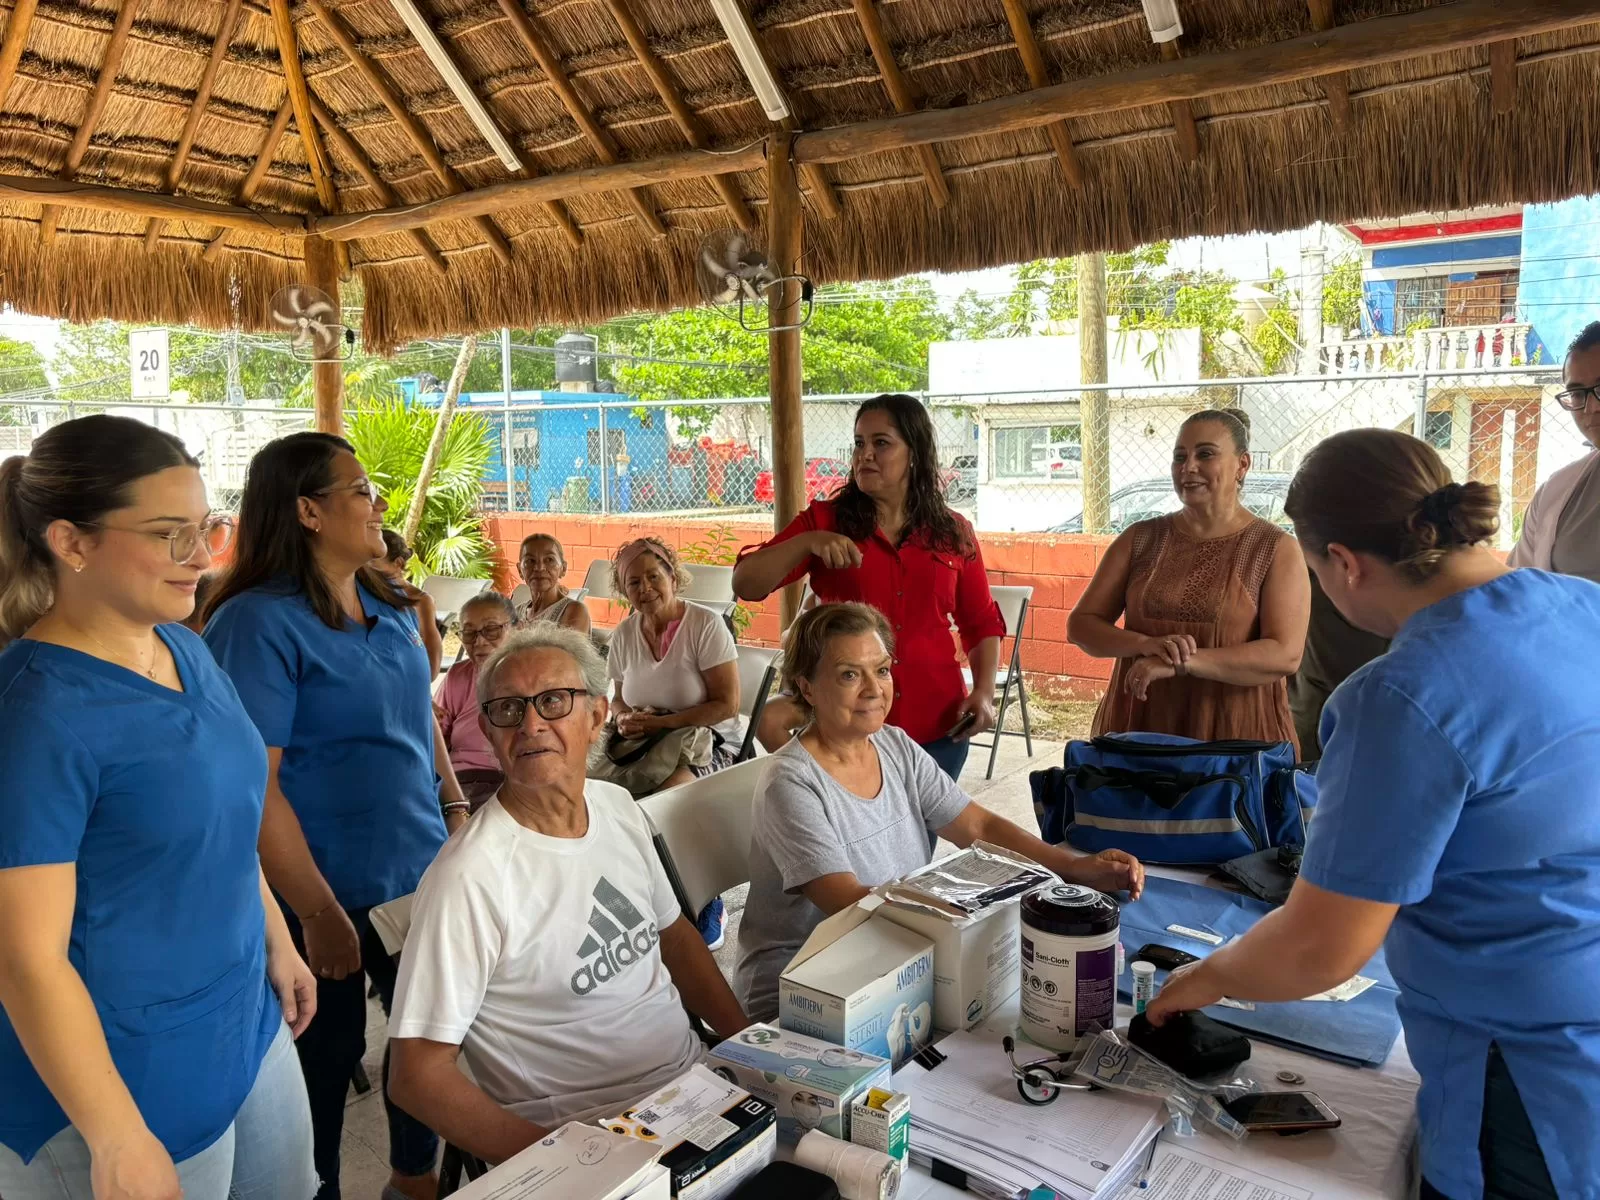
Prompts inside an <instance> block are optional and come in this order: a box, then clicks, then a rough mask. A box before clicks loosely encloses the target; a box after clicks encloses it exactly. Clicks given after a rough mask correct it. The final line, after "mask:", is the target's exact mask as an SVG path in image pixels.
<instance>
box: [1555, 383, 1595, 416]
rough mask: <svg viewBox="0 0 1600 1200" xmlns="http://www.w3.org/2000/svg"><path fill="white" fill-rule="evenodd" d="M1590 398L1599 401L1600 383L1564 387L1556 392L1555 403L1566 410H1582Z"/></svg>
mask: <svg viewBox="0 0 1600 1200" xmlns="http://www.w3.org/2000/svg"><path fill="white" fill-rule="evenodd" d="M1591 400H1594V401H1596V402H1597V403H1600V384H1596V385H1595V386H1594V387H1573V388H1566V389H1564V390H1562V391H1559V392H1557V393H1556V403H1557V404H1559V405H1561V407H1562V408H1564V409H1566V410H1567V411H1568V412H1582V411H1583V410H1584V409H1585V408H1587V407H1588V405H1589V401H1591Z"/></svg>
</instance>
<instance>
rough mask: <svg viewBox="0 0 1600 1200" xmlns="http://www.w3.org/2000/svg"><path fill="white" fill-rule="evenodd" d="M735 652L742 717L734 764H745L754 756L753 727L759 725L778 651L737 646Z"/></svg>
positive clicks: (769, 693)
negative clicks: (736, 653) (743, 723)
mask: <svg viewBox="0 0 1600 1200" xmlns="http://www.w3.org/2000/svg"><path fill="white" fill-rule="evenodd" d="M738 651H739V711H740V712H741V713H742V714H743V715H744V719H745V726H744V741H743V743H741V744H740V746H739V753H738V756H737V757H736V758H735V759H734V761H735V762H745V761H747V760H749V759H751V758H754V757H755V755H756V747H757V746H759V745H760V743H759V742H757V741H756V726H757V725H759V724H760V723H761V710H762V709H764V708H766V706H767V697H768V696H770V695H771V694H772V685H773V683H774V682H776V680H777V678H778V653H779V652H778V651H776V650H768V649H766V648H764V647H761V646H740V647H738Z"/></svg>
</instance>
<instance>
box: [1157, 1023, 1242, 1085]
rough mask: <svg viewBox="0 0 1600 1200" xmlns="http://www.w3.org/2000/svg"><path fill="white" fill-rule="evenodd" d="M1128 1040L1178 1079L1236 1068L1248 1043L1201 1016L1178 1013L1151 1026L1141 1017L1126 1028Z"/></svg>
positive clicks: (1203, 1075)
mask: <svg viewBox="0 0 1600 1200" xmlns="http://www.w3.org/2000/svg"><path fill="white" fill-rule="evenodd" d="M1128 1040H1129V1041H1130V1042H1132V1043H1133V1044H1134V1045H1135V1046H1137V1047H1139V1049H1141V1050H1143V1051H1144V1052H1145V1053H1146V1054H1149V1055H1152V1056H1153V1057H1155V1058H1158V1059H1160V1060H1161V1061H1162V1062H1164V1063H1166V1064H1167V1066H1169V1067H1171V1068H1172V1069H1173V1070H1174V1071H1176V1072H1178V1073H1179V1074H1180V1075H1187V1076H1188V1077H1189V1078H1190V1079H1201V1078H1204V1077H1205V1076H1207V1075H1215V1074H1216V1073H1217V1072H1219V1071H1226V1070H1227V1069H1228V1068H1229V1067H1235V1066H1238V1065H1239V1064H1240V1063H1242V1062H1244V1061H1245V1060H1246V1059H1248V1058H1249V1057H1250V1039H1249V1038H1247V1037H1245V1036H1244V1034H1242V1033H1237V1032H1235V1031H1234V1030H1232V1029H1229V1028H1228V1027H1227V1026H1226V1025H1221V1024H1219V1023H1217V1022H1216V1021H1213V1020H1212V1019H1211V1018H1210V1017H1208V1016H1206V1015H1205V1013H1201V1012H1186V1013H1179V1014H1177V1015H1176V1016H1173V1017H1171V1018H1169V1019H1168V1020H1167V1023H1166V1024H1165V1025H1152V1024H1150V1021H1149V1018H1147V1017H1146V1016H1145V1015H1144V1014H1143V1013H1140V1014H1138V1015H1137V1016H1136V1017H1134V1018H1133V1021H1132V1023H1131V1024H1129V1026H1128Z"/></svg>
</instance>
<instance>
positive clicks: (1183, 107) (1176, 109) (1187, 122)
mask: <svg viewBox="0 0 1600 1200" xmlns="http://www.w3.org/2000/svg"><path fill="white" fill-rule="evenodd" d="M1182 57H1183V51H1182V50H1180V49H1178V43H1177V42H1175V41H1173V42H1162V43H1161V58H1162V60H1163V61H1165V62H1177V61H1178V60H1179V59H1181V58H1182ZM1167 109H1168V111H1170V112H1171V113H1172V133H1173V136H1174V137H1176V138H1177V140H1178V153H1179V154H1180V155H1182V157H1183V161H1184V162H1191V163H1192V162H1199V161H1200V127H1199V126H1198V125H1196V124H1195V120H1194V106H1193V105H1192V104H1190V103H1189V101H1187V100H1174V101H1172V102H1171V103H1170V104H1168V105H1167Z"/></svg>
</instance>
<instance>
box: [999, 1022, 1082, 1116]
mask: <svg viewBox="0 0 1600 1200" xmlns="http://www.w3.org/2000/svg"><path fill="white" fill-rule="evenodd" d="M1000 1045H1001V1046H1002V1047H1003V1048H1004V1049H1005V1052H1006V1057H1007V1058H1009V1059H1010V1060H1011V1074H1012V1075H1014V1076H1015V1077H1016V1080H1017V1095H1019V1096H1021V1097H1022V1098H1023V1099H1024V1100H1026V1101H1027V1102H1028V1103H1029V1104H1037V1105H1041V1106H1042V1105H1046V1104H1054V1103H1055V1100H1056V1097H1057V1096H1059V1095H1060V1094H1061V1093H1062V1092H1092V1091H1094V1085H1093V1084H1090V1083H1068V1082H1067V1080H1068V1079H1069V1078H1071V1076H1072V1070H1071V1067H1070V1066H1069V1065H1068V1064H1069V1063H1070V1062H1071V1061H1072V1057H1073V1056H1072V1055H1070V1054H1053V1055H1051V1056H1050V1057H1049V1058H1036V1059H1034V1060H1033V1061H1032V1062H1030V1063H1018V1062H1017V1043H1016V1041H1015V1039H1013V1038H1011V1037H1006V1038H1005V1039H1003V1040H1002V1041H1001V1043H1000Z"/></svg>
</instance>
